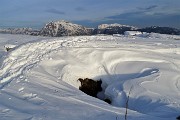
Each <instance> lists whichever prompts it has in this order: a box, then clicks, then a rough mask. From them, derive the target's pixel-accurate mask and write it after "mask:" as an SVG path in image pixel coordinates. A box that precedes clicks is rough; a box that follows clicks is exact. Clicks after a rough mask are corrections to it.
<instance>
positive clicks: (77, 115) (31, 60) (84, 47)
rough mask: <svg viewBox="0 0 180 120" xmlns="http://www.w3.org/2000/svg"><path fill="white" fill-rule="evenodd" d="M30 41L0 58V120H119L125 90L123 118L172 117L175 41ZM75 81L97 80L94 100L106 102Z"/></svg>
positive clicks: (177, 87)
mask: <svg viewBox="0 0 180 120" xmlns="http://www.w3.org/2000/svg"><path fill="white" fill-rule="evenodd" d="M8 37H9V36H8V35H7V36H5V35H3V38H2V37H0V38H2V39H9V38H8ZM18 37H19V36H16V37H15V36H14V37H13V39H16V38H18ZM21 37H24V40H26V39H27V38H28V37H26V36H21ZM164 38H166V39H164ZM28 39H31V38H28ZM28 39H27V40H28ZM32 40H33V41H32V42H27V43H26V44H22V45H19V46H17V47H15V48H14V49H13V50H12V51H10V52H9V53H7V54H3V57H2V56H1V69H0V98H1V99H0V118H1V119H3V120H13V119H14V120H16V119H19V120H24V119H31V120H37V119H38V120H39V119H47V120H51V119H53V120H59V119H61V120H67V119H73V120H84V119H103V120H112V119H116V118H117V119H119V120H121V119H124V114H125V102H126V100H127V96H128V93H129V90H130V88H131V87H132V92H131V94H130V98H129V108H128V120H152V119H153V120H172V119H175V118H176V117H177V116H179V113H180V101H179V99H180V74H179V73H180V61H179V60H180V49H179V48H180V41H178V40H173V39H171V38H168V37H165V36H164V35H159V37H158V38H157V37H156V36H153V35H151V36H148V38H144V37H136V36H134V37H133V38H132V37H126V36H118V37H115V36H79V37H61V38H36V37H34V38H33V39H32ZM1 47H2V46H1ZM2 53H3V52H2ZM78 78H92V79H93V80H99V79H101V80H102V88H103V90H102V93H101V94H99V97H101V98H109V99H111V101H112V105H109V104H107V103H106V102H104V101H101V100H99V99H96V98H93V97H90V96H88V95H86V94H84V93H83V92H81V91H79V90H78V88H79V86H80V82H79V81H77V79H78ZM24 106H25V107H24Z"/></svg>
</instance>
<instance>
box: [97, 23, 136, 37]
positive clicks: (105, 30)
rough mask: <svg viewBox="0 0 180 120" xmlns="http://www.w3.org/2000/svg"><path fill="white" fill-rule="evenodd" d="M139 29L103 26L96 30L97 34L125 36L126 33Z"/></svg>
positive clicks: (122, 26) (112, 25) (116, 25)
mask: <svg viewBox="0 0 180 120" xmlns="http://www.w3.org/2000/svg"><path fill="white" fill-rule="evenodd" d="M137 29H138V28H137V27H134V26H129V25H121V24H117V23H115V24H101V25H99V26H98V28H97V29H96V33H97V34H108V35H112V34H124V32H125V31H132V30H137Z"/></svg>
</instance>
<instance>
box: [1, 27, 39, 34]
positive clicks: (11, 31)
mask: <svg viewBox="0 0 180 120" xmlns="http://www.w3.org/2000/svg"><path fill="white" fill-rule="evenodd" d="M0 33H5V34H25V35H39V30H34V29H32V28H7V29H0Z"/></svg>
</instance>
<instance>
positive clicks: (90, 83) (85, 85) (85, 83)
mask: <svg viewBox="0 0 180 120" xmlns="http://www.w3.org/2000/svg"><path fill="white" fill-rule="evenodd" d="M78 81H80V82H81V86H80V87H79V90H81V91H82V92H84V93H86V94H87V95H90V96H92V97H96V98H98V96H97V94H98V93H99V92H101V91H102V87H101V84H102V81H101V80H98V81H95V80H92V79H89V78H85V79H82V78H79V79H78ZM99 99H100V98H99ZM104 101H105V102H107V103H109V104H111V101H110V100H109V99H104Z"/></svg>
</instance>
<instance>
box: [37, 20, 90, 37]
mask: <svg viewBox="0 0 180 120" xmlns="http://www.w3.org/2000/svg"><path fill="white" fill-rule="evenodd" d="M91 33H92V29H90V28H86V27H84V26H82V25H78V24H73V23H70V22H67V21H64V20H61V21H56V22H50V23H48V24H46V25H45V27H44V28H43V29H42V30H41V32H40V34H41V35H43V36H53V37H58V36H79V35H91Z"/></svg>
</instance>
